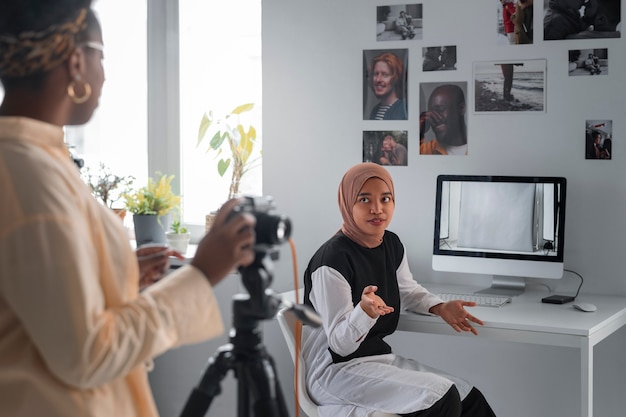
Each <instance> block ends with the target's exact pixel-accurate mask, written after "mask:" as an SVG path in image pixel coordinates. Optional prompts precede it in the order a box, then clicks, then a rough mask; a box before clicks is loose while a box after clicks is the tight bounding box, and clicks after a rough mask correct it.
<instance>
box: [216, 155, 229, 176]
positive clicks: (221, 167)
mask: <svg viewBox="0 0 626 417" xmlns="http://www.w3.org/2000/svg"><path fill="white" fill-rule="evenodd" d="M229 166H230V159H227V160H224V159H220V161H219V162H218V163H217V172H218V173H219V174H220V177H223V176H224V173H225V172H226V170H227V169H228V167H229Z"/></svg>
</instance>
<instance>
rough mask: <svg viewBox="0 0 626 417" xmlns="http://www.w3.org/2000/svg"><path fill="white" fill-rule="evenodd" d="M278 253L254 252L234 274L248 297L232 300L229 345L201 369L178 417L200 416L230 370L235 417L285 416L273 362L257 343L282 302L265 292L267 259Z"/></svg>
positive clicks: (269, 278)
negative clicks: (235, 384) (261, 324)
mask: <svg viewBox="0 0 626 417" xmlns="http://www.w3.org/2000/svg"><path fill="white" fill-rule="evenodd" d="M272 256H274V257H275V258H276V257H277V252H272V253H271V254H270V253H268V252H267V251H264V250H260V249H255V260H254V262H253V263H252V264H250V265H248V266H247V267H242V268H240V269H239V271H240V272H241V276H242V282H243V284H244V286H245V287H246V289H247V290H248V293H249V294H236V295H235V296H234V297H233V328H232V329H231V331H230V343H228V344H226V345H223V346H221V347H220V348H218V350H217V353H216V354H215V356H213V357H212V358H209V361H208V363H207V367H206V370H205V372H204V374H203V376H202V378H201V380H200V382H199V383H198V385H197V386H196V387H195V388H194V389H193V390H192V392H191V394H190V395H189V398H188V399H187V403H186V404H185V407H184V409H183V411H182V413H181V415H180V417H199V416H203V415H204V414H205V413H206V412H207V410H208V408H209V406H210V405H211V402H212V401H213V398H214V397H215V396H216V395H219V394H220V392H221V388H220V382H221V381H222V379H223V378H224V377H225V376H226V374H227V373H228V371H229V370H233V371H234V374H235V378H237V381H238V388H237V417H249V416H255V417H288V416H289V414H288V412H287V407H286V405H285V400H284V397H283V393H282V390H281V388H280V383H279V381H278V375H277V374H276V368H275V366H274V360H273V358H272V357H271V356H270V355H269V354H268V353H267V351H266V350H265V347H264V346H263V343H262V334H261V333H262V332H261V330H260V328H259V322H260V321H261V320H267V319H271V318H272V317H274V316H275V315H276V313H277V312H278V309H279V307H280V305H281V300H280V298H279V297H278V296H276V295H274V293H273V291H271V290H269V289H267V288H268V287H269V285H270V284H271V281H272V260H271V257H272Z"/></svg>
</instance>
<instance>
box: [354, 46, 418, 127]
mask: <svg viewBox="0 0 626 417" xmlns="http://www.w3.org/2000/svg"><path fill="white" fill-rule="evenodd" d="M408 55H409V54H408V49H379V50H364V51H363V120H407V114H408V108H407V102H408V97H407V73H408Z"/></svg>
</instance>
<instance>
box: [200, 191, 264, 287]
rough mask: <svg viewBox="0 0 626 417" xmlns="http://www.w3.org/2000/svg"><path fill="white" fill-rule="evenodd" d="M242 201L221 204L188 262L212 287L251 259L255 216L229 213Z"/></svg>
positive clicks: (252, 257) (233, 200)
mask: <svg viewBox="0 0 626 417" xmlns="http://www.w3.org/2000/svg"><path fill="white" fill-rule="evenodd" d="M242 201H243V199H240V198H235V199H232V200H229V201H227V202H226V203H225V204H224V205H223V206H222V208H221V209H220V210H219V212H218V213H217V217H216V218H215V222H214V223H213V226H211V229H210V230H209V232H208V233H207V234H206V235H205V236H204V237H203V238H202V240H201V241H200V243H199V244H198V249H197V250H196V255H195V256H194V258H193V260H192V261H191V265H193V266H194V267H196V268H198V269H199V270H200V271H202V273H203V274H204V275H206V277H207V279H208V280H209V282H210V283H211V285H213V286H214V285H216V284H217V283H219V282H220V281H221V280H222V279H224V278H225V277H226V276H227V275H228V274H229V273H230V272H232V271H233V270H235V269H236V268H237V267H239V266H242V265H244V266H245V265H249V264H250V263H252V262H253V261H254V257H255V254H254V250H253V247H254V242H255V233H254V227H255V224H256V219H255V217H254V216H253V215H252V214H250V213H246V212H242V213H236V214H235V215H232V214H231V213H232V212H233V210H234V208H235V207H236V206H238V205H239V204H240V203H241V202H242Z"/></svg>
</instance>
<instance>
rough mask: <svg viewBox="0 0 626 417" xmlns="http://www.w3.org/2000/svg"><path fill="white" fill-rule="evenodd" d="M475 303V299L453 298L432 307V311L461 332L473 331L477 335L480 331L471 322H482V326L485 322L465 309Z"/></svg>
mask: <svg viewBox="0 0 626 417" xmlns="http://www.w3.org/2000/svg"><path fill="white" fill-rule="evenodd" d="M475 305H476V303H475V302H473V301H461V300H452V301H448V302H446V303H441V304H437V305H436V306H433V307H431V308H430V312H431V313H433V314H436V315H438V316H440V317H441V318H442V319H443V320H444V321H445V322H446V323H448V324H449V325H450V326H451V327H452V328H453V329H454V330H456V331H457V332H459V333H460V332H472V333H474V334H475V335H477V334H478V332H477V331H476V329H475V328H474V326H472V324H471V323H472V322H473V323H476V324H480V325H481V326H482V325H484V324H485V323H483V322H482V320H480V319H478V318H477V317H474V316H472V315H471V314H470V313H468V312H467V310H465V307H474V306H475Z"/></svg>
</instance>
